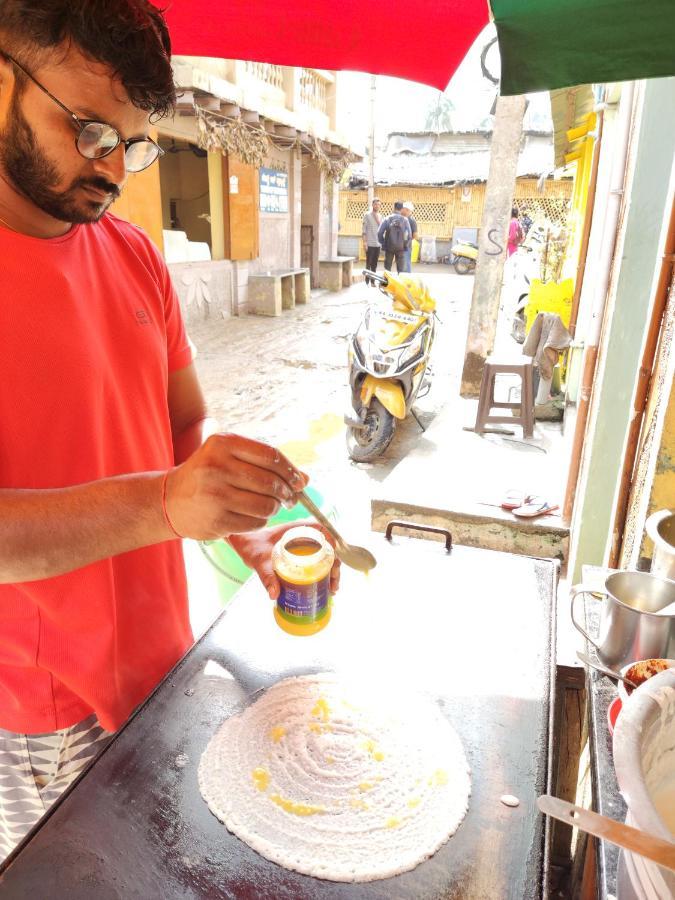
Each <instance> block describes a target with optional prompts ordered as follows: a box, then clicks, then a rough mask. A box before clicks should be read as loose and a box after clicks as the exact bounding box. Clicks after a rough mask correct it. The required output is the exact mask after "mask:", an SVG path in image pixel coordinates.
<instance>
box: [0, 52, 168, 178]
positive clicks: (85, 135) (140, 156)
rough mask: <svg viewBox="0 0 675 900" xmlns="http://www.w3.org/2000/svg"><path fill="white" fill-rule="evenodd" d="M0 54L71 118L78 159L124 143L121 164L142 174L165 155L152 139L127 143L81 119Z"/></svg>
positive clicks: (97, 124)
mask: <svg viewBox="0 0 675 900" xmlns="http://www.w3.org/2000/svg"><path fill="white" fill-rule="evenodd" d="M0 52H1V53H2V55H3V56H4V57H5V58H6V59H8V60H9V61H10V62H11V63H13V64H14V65H15V66H16V67H17V69H20V70H21V71H22V72H23V74H24V75H26V76H27V77H28V78H30V80H31V81H32V82H33V84H36V85H37V86H38V87H39V88H40V90H41V91H42V92H43V93H44V94H46V95H47V96H48V97H49V99H50V100H53V101H54V103H56V104H57V105H58V106H60V107H61V109H62V110H63V111H64V112H66V113H67V114H68V115H69V116H70V118H71V119H72V120H73V123H74V125H75V127H76V128H77V129H78V134H77V137H76V138H75V146H76V148H77V152H78V153H79V154H80V156H84V158H85V159H102V158H103V157H104V156H108V155H109V154H110V153H112V152H113V150H115V149H116V148H117V147H118V146H119V145H120V144H124V165H125V167H126V170H127V172H142V171H143V169H147V168H148V166H151V165H152V164H153V163H154V162H155V160H156V159H158V158H159V157H160V156H164V151H163V150H162V148H161V147H160V146H159V144H156V143H155V142H154V141H153V140H152V139H151V138H129V140H128V141H124V140H122V136H121V135H120V133H119V131H117V129H115V128H113V127H112V125H107V124H106V123H105V122H96V121H94V120H92V119H80V118H79V117H78V116H76V115H75V113H74V112H73V111H72V110H71V109H68V107H67V106H66V105H65V104H64V103H61V101H60V100H57V98H56V97H55V96H54V95H53V94H52V93H50V92H49V91H48V90H47V88H46V87H44V86H43V85H41V84H40V82H39V81H38V80H37V78H33V76H32V75H31V74H30V72H28V71H26V69H24V67H23V66H22V65H21V63H18V62H17V61H16V60H15V59H14V58H13V57H12V56H10V55H9V54H8V53H5V52H4V51H0Z"/></svg>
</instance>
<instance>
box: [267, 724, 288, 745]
mask: <svg viewBox="0 0 675 900" xmlns="http://www.w3.org/2000/svg"><path fill="white" fill-rule="evenodd" d="M285 734H286V729H285V728H284V726H283V725H275V726H274V728H273V729H272V730H271V731H270V737H271V738H272V740H273V741H274V743H275V744H278V743H279V741H280V740H281V739H282V737H283V736H284V735H285Z"/></svg>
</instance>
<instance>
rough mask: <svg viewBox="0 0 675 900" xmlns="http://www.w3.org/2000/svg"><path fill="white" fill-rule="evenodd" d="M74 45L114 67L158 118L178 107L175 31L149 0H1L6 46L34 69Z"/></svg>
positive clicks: (136, 100)
mask: <svg viewBox="0 0 675 900" xmlns="http://www.w3.org/2000/svg"><path fill="white" fill-rule="evenodd" d="M70 45H73V46H74V47H76V48H77V49H78V50H80V51H81V52H82V53H83V54H84V55H85V56H86V57H88V58H89V59H91V60H93V61H95V62H99V63H103V64H105V65H107V66H109V67H110V69H112V71H113V75H114V77H116V78H119V80H120V81H121V82H122V84H123V85H124V88H125V90H126V92H127V94H128V95H129V99H130V100H131V102H132V103H133V104H134V106H137V107H138V108H139V109H144V110H146V111H148V112H151V113H152V114H153V116H154V117H156V118H161V117H162V116H165V115H168V114H170V113H171V112H172V111H173V109H174V107H175V104H176V89H175V86H174V83H173V73H172V70H171V40H170V38H169V31H168V28H167V27H166V22H165V21H164V17H163V15H162V13H161V12H160V11H159V10H158V9H157V7H155V6H153V5H152V4H151V3H149V2H148V0H48V2H47V3H45V2H44V0H0V50H4V51H6V52H7V53H10V54H11V55H12V56H14V57H16V59H17V60H18V61H19V62H20V63H21V64H22V65H25V66H26V68H27V69H28V70H29V71H30V72H31V74H32V71H33V69H35V68H37V67H39V66H41V65H43V64H44V63H45V62H46V61H47V60H48V58H49V54H50V52H52V51H54V50H57V49H58V48H61V47H66V48H68V47H69V46H70Z"/></svg>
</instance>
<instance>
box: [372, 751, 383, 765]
mask: <svg viewBox="0 0 675 900" xmlns="http://www.w3.org/2000/svg"><path fill="white" fill-rule="evenodd" d="M373 759H374V760H375V761H376V762H382V760H383V759H384V753H383V752H382V751H381V750H376V751H375V752H374V753H373Z"/></svg>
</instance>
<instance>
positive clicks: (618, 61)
mask: <svg viewBox="0 0 675 900" xmlns="http://www.w3.org/2000/svg"><path fill="white" fill-rule="evenodd" d="M491 5H492V12H493V15H494V20H495V25H496V26H497V34H498V36H499V52H500V54H501V60H502V81H501V93H502V94H505V95H508V94H526V93H528V92H530V91H542V90H549V89H551V88H560V87H567V86H569V85H574V84H593V83H602V82H612V81H632V80H634V79H638V78H657V77H663V76H668V75H675V0H491Z"/></svg>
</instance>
